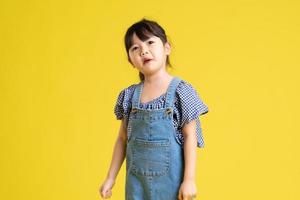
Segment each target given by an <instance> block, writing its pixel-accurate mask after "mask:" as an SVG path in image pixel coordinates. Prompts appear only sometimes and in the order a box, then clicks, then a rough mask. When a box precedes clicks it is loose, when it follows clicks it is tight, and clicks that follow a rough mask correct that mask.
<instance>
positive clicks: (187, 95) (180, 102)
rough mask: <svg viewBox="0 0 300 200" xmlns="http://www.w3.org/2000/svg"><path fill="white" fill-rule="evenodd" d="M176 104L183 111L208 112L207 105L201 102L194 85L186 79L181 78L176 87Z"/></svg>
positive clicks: (196, 113) (195, 113)
mask: <svg viewBox="0 0 300 200" xmlns="http://www.w3.org/2000/svg"><path fill="white" fill-rule="evenodd" d="M175 103H176V105H177V106H178V107H179V108H180V110H182V111H183V112H188V113H193V114H194V115H198V114H204V113H206V112H208V107H207V105H206V104H205V103H204V102H203V100H202V98H201V97H200V95H199V93H198V92H197V90H196V89H195V87H194V86H193V85H192V84H191V83H190V82H188V81H186V80H181V81H180V83H179V84H178V87H177V88H176V100H175Z"/></svg>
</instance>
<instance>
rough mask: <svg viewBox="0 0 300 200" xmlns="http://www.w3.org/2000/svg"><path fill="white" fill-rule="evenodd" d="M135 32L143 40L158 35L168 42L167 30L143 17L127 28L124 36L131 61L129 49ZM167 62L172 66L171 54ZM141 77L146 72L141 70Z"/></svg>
mask: <svg viewBox="0 0 300 200" xmlns="http://www.w3.org/2000/svg"><path fill="white" fill-rule="evenodd" d="M134 33H135V34H136V36H137V37H138V38H139V39H140V40H142V41H145V40H147V39H149V38H150V37H151V36H156V37H159V38H160V39H161V41H162V42H163V44H165V43H166V42H168V40H167V36H166V33H165V30H164V29H163V28H162V27H161V26H160V25H159V24H158V23H157V22H155V21H152V20H148V19H145V18H143V19H141V20H140V21H138V22H136V23H134V24H133V25H131V26H130V27H129V28H128V29H127V31H126V34H125V37H124V42H125V48H126V52H127V59H128V61H129V62H130V58H129V53H128V51H129V49H130V47H131V46H132V37H133V35H134ZM166 64H167V66H170V67H172V65H171V63H170V59H169V55H167V60H166ZM139 77H140V80H141V81H143V80H144V79H145V77H144V74H143V73H141V72H139Z"/></svg>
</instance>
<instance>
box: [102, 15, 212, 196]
mask: <svg viewBox="0 0 300 200" xmlns="http://www.w3.org/2000/svg"><path fill="white" fill-rule="evenodd" d="M125 46H126V51H127V56H128V61H129V62H130V63H131V64H132V66H133V67H134V68H136V69H137V70H138V71H139V75H140V82H139V83H138V84H132V85H130V86H129V87H127V88H125V89H123V90H122V91H121V92H120V94H119V96H118V99H117V103H116V106H115V114H116V116H117V119H122V122H121V127H120V130H119V135H118V137H117V140H116V143H115V147H114V153H113V157H112V161H111V164H110V168H109V171H108V174H107V178H106V180H105V181H104V183H103V184H102V186H101V188H100V194H101V196H102V197H103V198H109V197H110V196H111V195H112V191H111V190H112V187H113V185H114V183H115V179H116V176H117V174H118V172H119V170H120V167H121V165H122V163H123V161H124V158H125V156H126V184H125V193H126V200H175V199H181V200H190V199H194V198H195V197H196V193H197V189H196V183H195V178H196V176H195V171H196V148H197V146H198V147H204V141H203V137H202V130H201V125H200V121H199V119H198V116H199V115H202V114H205V113H207V112H208V107H207V106H206V105H205V104H204V103H203V102H202V101H201V99H200V97H199V96H198V93H197V92H196V90H195V89H194V88H193V86H192V85H191V84H190V83H188V82H186V81H184V80H182V79H180V78H179V77H177V76H171V75H170V74H169V73H168V72H167V70H166V67H167V66H168V65H170V61H169V55H170V52H171V46H170V44H169V42H168V41H167V37H166V34H165V31H164V29H163V28H162V27H161V26H160V25H159V24H157V23H156V22H154V21H151V20H146V19H142V20H141V21H139V22H137V23H135V24H133V25H132V26H131V27H129V29H128V30H127V32H126V35H125Z"/></svg>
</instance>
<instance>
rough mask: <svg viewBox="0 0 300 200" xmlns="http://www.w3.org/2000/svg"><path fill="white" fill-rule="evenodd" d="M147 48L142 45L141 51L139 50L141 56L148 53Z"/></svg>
mask: <svg viewBox="0 0 300 200" xmlns="http://www.w3.org/2000/svg"><path fill="white" fill-rule="evenodd" d="M148 53H149V52H148V49H147V48H146V47H143V48H142V51H141V56H144V55H145V54H148Z"/></svg>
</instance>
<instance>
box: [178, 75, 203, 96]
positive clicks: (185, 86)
mask: <svg viewBox="0 0 300 200" xmlns="http://www.w3.org/2000/svg"><path fill="white" fill-rule="evenodd" d="M176 93H177V95H178V96H180V97H188V96H190V95H193V96H198V92H197V91H196V89H195V87H194V86H193V85H192V84H191V83H190V82H188V81H186V80H183V79H181V80H180V82H179V84H178V86H177V88H176Z"/></svg>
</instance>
